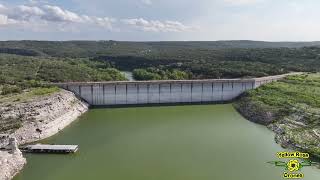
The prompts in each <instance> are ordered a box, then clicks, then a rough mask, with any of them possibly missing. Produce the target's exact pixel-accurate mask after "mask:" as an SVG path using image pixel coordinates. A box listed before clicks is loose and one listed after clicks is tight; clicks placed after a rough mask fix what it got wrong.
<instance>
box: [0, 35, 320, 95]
mask: <svg viewBox="0 0 320 180" xmlns="http://www.w3.org/2000/svg"><path fill="white" fill-rule="evenodd" d="M319 58H320V42H259V41H213V42H118V41H2V42H0V85H1V86H4V85H13V86H19V87H22V88H24V87H28V86H35V85H37V84H39V82H66V81H111V80H125V77H124V76H123V75H122V74H121V73H120V71H132V72H133V75H134V77H135V78H136V79H137V80H153V79H157V80H158V79H207V78H245V77H261V76H267V75H276V74H283V73H288V72H293V71H300V72H301V71H303V72H319V71H320V60H319ZM119 70H120V71H119ZM9 89H10V88H9Z"/></svg>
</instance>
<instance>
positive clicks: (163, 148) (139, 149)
mask: <svg viewBox="0 0 320 180" xmlns="http://www.w3.org/2000/svg"><path fill="white" fill-rule="evenodd" d="M273 138H274V135H273V133H272V132H271V131H269V130H268V129H266V128H265V127H263V126H260V125H257V124H254V123H251V122H249V121H247V120H245V119H244V118H243V117H241V115H239V114H238V113H237V112H236V111H235V110H234V108H233V107H232V105H195V106H172V107H139V108H114V109H92V110H90V111H89V112H88V113H86V114H84V115H83V116H82V117H81V118H79V120H78V121H76V122H75V123H73V124H72V125H71V126H69V127H68V128H66V129H65V130H64V131H62V132H61V133H59V134H58V135H56V136H53V137H51V138H49V139H47V140H45V141H42V143H56V144H79V146H80V150H79V152H78V153H76V154H74V155H53V154H50V155H39V154H28V155H27V160H28V164H27V165H26V167H25V169H24V170H23V171H22V173H20V174H19V175H18V176H17V177H16V178H15V180H89V179H93V180H95V179H97V180H100V179H101V180H102V179H104V180H107V179H109V180H278V179H279V180H281V179H283V178H282V173H283V172H284V169H283V168H282V167H274V166H272V165H270V164H267V163H266V162H267V161H272V160H278V159H277V158H276V157H275V154H276V153H277V152H278V151H282V149H281V148H280V146H279V145H277V144H276V143H274V140H273ZM303 173H304V174H305V178H304V179H305V180H315V179H319V178H320V170H318V169H316V168H310V167H305V168H304V169H303Z"/></svg>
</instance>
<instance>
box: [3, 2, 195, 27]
mask: <svg viewBox="0 0 320 180" xmlns="http://www.w3.org/2000/svg"><path fill="white" fill-rule="evenodd" d="M31 2H32V3H34V4H29V5H20V6H16V7H10V8H6V7H5V6H3V5H1V4H0V10H1V9H4V10H3V13H2V12H1V11H0V24H1V25H2V26H5V25H9V24H10V25H15V26H17V27H21V28H24V29H29V30H32V31H42V30H52V29H57V30H61V31H68V30H70V31H75V30H77V27H80V26H82V27H85V26H86V28H87V29H90V28H101V27H103V28H105V29H108V30H113V31H117V32H118V31H122V29H121V28H123V30H128V29H129V30H130V28H134V29H137V30H141V31H150V32H184V31H191V30H193V28H192V27H190V26H187V25H184V24H183V23H181V22H178V21H159V20H145V19H144V18H138V19H120V20H119V21H118V20H117V19H115V18H111V17H96V16H89V15H83V14H78V13H76V12H72V11H69V10H66V9H63V8H61V7H59V6H52V5H37V4H35V3H36V2H38V1H31ZM146 2H147V1H146ZM147 3H151V1H150V2H147ZM88 25H90V26H88Z"/></svg>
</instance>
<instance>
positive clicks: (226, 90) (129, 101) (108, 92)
mask: <svg viewBox="0 0 320 180" xmlns="http://www.w3.org/2000/svg"><path fill="white" fill-rule="evenodd" d="M293 74H297V73H290V74H283V75H276V76H267V77H261V78H247V79H204V80H157V81H107V82H67V83H51V85H56V86H59V87H61V88H63V89H66V90H69V91H72V92H73V93H75V94H76V95H77V96H78V97H80V98H81V99H83V100H84V101H86V102H87V103H88V104H90V105H94V106H114V105H141V104H170V103H174V104H176V103H182V104H183V103H188V104H189V103H210V102H224V101H231V100H233V99H235V98H237V97H238V96H239V95H240V94H242V93H243V92H245V91H247V90H250V89H255V88H257V87H259V86H261V85H263V84H266V83H270V82H273V81H277V80H279V79H282V78H284V77H286V76H288V75H293Z"/></svg>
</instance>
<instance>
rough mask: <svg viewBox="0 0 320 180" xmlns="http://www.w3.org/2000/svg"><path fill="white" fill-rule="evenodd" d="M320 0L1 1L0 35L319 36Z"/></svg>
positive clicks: (62, 37)
mask: <svg viewBox="0 0 320 180" xmlns="http://www.w3.org/2000/svg"><path fill="white" fill-rule="evenodd" d="M319 9H320V1H318V0H303V1H302V0H0V40H21V39H32V40H110V39H111V40H129V41H164V40H167V41H170V40H202V41H210V40H239V39H246V40H266V41H316V40H320V33H319V32H320V23H319V19H320V11H319Z"/></svg>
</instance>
